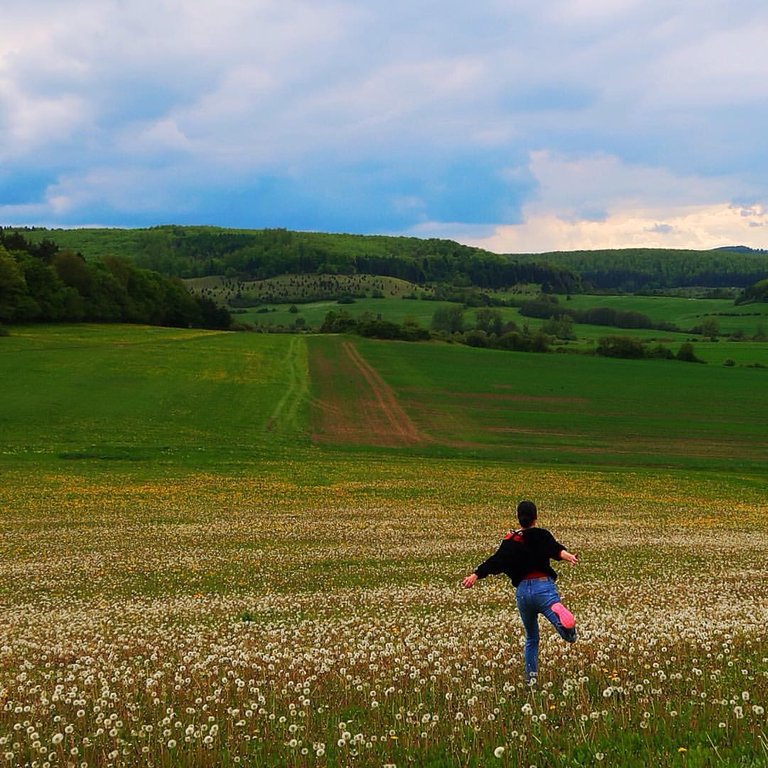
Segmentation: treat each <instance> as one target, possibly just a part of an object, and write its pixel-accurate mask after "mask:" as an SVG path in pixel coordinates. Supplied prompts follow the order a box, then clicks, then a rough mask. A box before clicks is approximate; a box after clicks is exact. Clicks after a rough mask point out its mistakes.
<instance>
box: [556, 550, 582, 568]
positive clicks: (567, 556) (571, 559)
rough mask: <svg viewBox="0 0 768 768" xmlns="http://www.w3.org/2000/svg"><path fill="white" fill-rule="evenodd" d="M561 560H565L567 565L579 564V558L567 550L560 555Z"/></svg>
mask: <svg viewBox="0 0 768 768" xmlns="http://www.w3.org/2000/svg"><path fill="white" fill-rule="evenodd" d="M560 559H561V560H565V562H566V563H570V564H571V565H576V563H578V562H579V558H578V557H577V556H576V555H574V554H572V553H571V552H568V551H566V550H565V549H564V550H563V551H562V552H561V553H560Z"/></svg>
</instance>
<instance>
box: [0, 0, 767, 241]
mask: <svg viewBox="0 0 768 768" xmlns="http://www.w3.org/2000/svg"><path fill="white" fill-rule="evenodd" d="M767 34H768V7H766V5H765V3H764V2H763V0H739V2H737V3H733V2H732V0H708V2H707V3H705V4H703V5H702V3H701V2H700V0H680V2H675V3H673V4H670V3H668V2H667V0H553V1H552V2H551V3H549V4H541V3H535V2H533V0H520V2H515V3H509V2H502V0H479V1H478V2H477V3H474V4H467V3H466V2H463V0H462V1H459V0H443V1H442V2H437V0H424V2H423V3H413V2H412V0H389V1H388V2H384V0H369V1H366V2H364V3H359V2H353V0H279V1H278V0H219V1H218V2H215V3H214V2H212V1H211V0H68V1H67V2H66V3H62V2H60V0H26V1H25V2H24V3H15V4H14V3H11V4H10V6H9V8H7V9H4V13H3V25H2V27H1V28H0V160H2V162H3V165H4V169H7V168H13V169H14V173H16V174H18V176H19V177H22V176H23V173H24V171H25V170H26V169H31V170H32V171H34V172H35V173H36V174H37V176H36V177H35V179H36V180H35V182H34V183H31V184H30V185H29V186H30V189H33V190H34V192H30V193H29V195H33V194H40V195H41V199H39V200H29V204H28V205H27V206H26V207H25V206H22V208H20V209H14V210H25V211H27V212H29V215H30V217H32V216H33V215H35V214H34V212H36V211H39V210H40V206H42V209H43V210H46V211H51V213H50V215H51V216H53V217H54V218H55V216H56V215H59V216H62V217H63V216H66V217H67V222H68V223H73V222H76V221H78V219H80V220H82V221H86V220H88V221H90V220H92V215H91V210H92V207H93V206H94V204H95V203H96V202H99V203H103V204H104V205H108V206H112V207H113V210H114V213H115V222H116V223H118V222H119V218H120V215H122V213H123V212H126V211H130V210H131V209H132V208H133V209H134V210H136V211H142V212H147V214H148V215H151V212H152V210H153V209H152V206H155V210H156V217H157V220H158V221H172V220H173V219H174V215H175V214H177V213H180V212H184V211H187V210H189V200H190V199H194V198H195V196H196V194H197V191H199V190H204V189H205V188H206V187H207V188H210V187H215V188H216V189H217V191H218V190H220V192H221V195H222V196H226V195H227V194H232V196H233V197H235V198H236V197H237V196H238V195H240V194H241V193H242V191H243V189H249V188H250V189H253V188H258V187H259V181H260V179H265V178H272V179H289V180H290V182H291V185H292V186H291V185H287V186H285V187H284V188H283V194H284V195H285V196H287V195H291V194H295V201H296V202H295V206H292V200H288V199H283V200H282V201H281V204H282V205H283V206H284V209H285V210H288V209H291V208H292V207H293V208H295V210H296V220H295V225H296V226H297V228H301V221H302V215H303V214H304V213H305V212H308V213H307V216H311V215H312V213H313V209H315V210H316V209H318V208H323V206H325V205H326V203H327V200H326V199H325V198H324V197H323V195H324V194H325V195H326V196H329V193H328V192H327V189H324V185H323V183H322V181H323V180H326V179H339V178H342V179H343V180H344V183H343V186H345V187H348V188H349V192H348V194H349V196H350V199H351V201H352V202H353V203H354V205H349V206H347V208H348V209H349V210H350V211H351V210H353V209H354V210H355V211H358V212H359V211H363V210H364V209H365V208H366V207H367V208H368V209H369V210H373V211H381V210H383V209H385V208H387V206H389V208H390V209H391V211H392V222H393V223H392V224H391V225H390V227H389V231H392V230H393V229H394V228H395V227H397V228H399V229H398V230H397V231H401V230H402V229H406V228H408V227H409V226H410V227H415V226H416V225H421V226H433V227H440V228H443V227H445V226H448V225H444V224H431V225H424V224H420V223H422V222H423V221H424V220H425V219H426V220H429V219H437V218H441V217H443V216H444V217H445V218H448V217H455V218H457V219H458V220H459V221H458V222H457V223H456V227H457V229H456V231H459V232H462V233H467V234H468V235H469V236H470V237H475V238H480V239H482V237H483V235H484V234H485V233H486V230H485V229H482V230H481V232H480V234H478V232H477V231H476V229H475V227H476V225H477V223H478V222H485V221H488V220H489V219H491V220H492V218H493V217H496V218H498V219H499V220H500V221H499V226H500V227H503V225H504V224H505V223H508V222H509V221H518V220H521V219H522V220H524V221H525V224H522V225H519V226H508V227H506V228H504V229H499V232H500V233H502V232H503V233H504V237H505V238H507V240H508V241H509V242H513V241H514V240H515V238H517V241H519V242H520V243H524V249H526V250H530V249H536V250H541V249H544V248H548V247H549V244H550V243H551V242H554V241H558V242H559V241H563V242H566V241H569V242H570V241H573V242H575V241H577V240H579V238H581V239H583V240H584V241H585V242H597V241H598V240H599V239H600V238H606V239H612V238H614V237H619V236H625V237H628V238H634V239H635V240H637V241H639V240H641V239H643V238H645V239H646V240H651V239H654V238H656V239H662V238H664V239H665V242H671V241H676V238H677V241H679V242H682V240H683V238H684V237H691V238H694V239H693V240H692V242H700V241H704V240H707V238H708V237H709V235H705V233H707V232H710V231H712V232H713V233H714V232H715V230H713V229H712V227H714V224H712V225H711V226H710V225H707V224H706V221H705V219H706V218H707V216H710V214H711V215H712V216H714V218H715V219H716V220H717V221H721V222H722V224H721V225H718V226H722V227H725V226H726V224H725V222H726V221H728V222H731V224H728V226H729V227H730V226H731V225H732V224H733V221H732V220H734V221H735V220H739V221H743V224H744V228H745V230H746V229H749V230H750V231H751V233H752V235H753V237H757V236H758V233H761V232H762V231H764V229H763V228H762V227H760V226H750V224H755V223H757V222H759V221H762V217H761V216H756V215H753V216H740V215H734V216H731V214H729V213H728V211H730V208H729V207H728V206H729V205H730V201H732V200H737V199H738V200H743V199H748V200H765V199H768V182H766V179H768V156H766V153H765V152H764V149H763V145H764V137H763V135H762V132H763V125H764V118H765V117H766V116H767V115H766V111H767V107H766V104H768V101H766V96H768V85H766V83H767V82H768V81H766V79H765V77H764V73H765V71H766V69H768V47H766V46H764V45H763V44H762V41H763V40H764V39H765V37H766V35H767ZM526 158H530V162H529V164H528V165H527V166H526V163H525V159H526ZM371 169H374V170H373V171H372V170H371ZM475 169H477V172H476V173H475V172H474V170H475ZM724 169H726V170H724ZM376 174H378V176H376ZM374 176H375V177H376V180H378V179H385V181H382V182H381V183H378V181H376V183H374V182H372V181H371V178H372V177H374ZM39 179H44V180H45V181H46V182H47V185H46V183H44V182H41V181H39ZM531 179H535V182H536V184H535V185H534V184H532V183H531ZM496 180H500V181H499V184H498V189H497V188H493V189H491V187H493V182H494V181H496ZM22 181H23V179H22ZM111 185H114V189H111ZM249 185H250V186H249ZM20 186H23V184H21V185H20ZM46 186H47V192H42V193H41V192H40V190H41V189H43V190H45V189H46ZM267 186H268V185H267ZM288 186H291V190H290V191H288ZM481 187H482V188H481ZM361 190H365V194H369V195H370V198H368V199H361V197H360V195H361V194H362V193H361ZM446 190H452V192H451V199H450V204H449V205H447V206H446V207H445V208H443V209H441V208H440V205H441V201H442V202H444V201H445V198H446ZM453 190H455V192H453ZM335 194H338V195H339V205H340V207H342V208H344V198H343V190H342V191H339V190H338V189H337V190H336V193H335ZM46 195H47V197H46ZM461 195H463V196H464V198H463V199H464V200H465V201H466V203H465V205H464V212H463V215H462V210H461V209H462V205H461ZM478 201H479V202H478ZM0 204H2V201H1V200H0ZM260 205H261V208H260V213H261V215H262V216H263V219H262V220H261V221H260V222H259V223H260V224H264V225H269V224H270V223H271V222H270V219H269V216H270V208H269V199H268V195H267V194H266V193H265V195H264V197H263V199H261V200H260ZM486 205H487V207H488V208H489V209H491V210H492V211H493V213H492V215H491V216H489V215H488V214H487V212H485V211H483V210H481V208H482V207H483V206H486ZM3 210H6V209H0V215H1V214H2V211H3ZM440 210H444V211H447V212H446V213H442V214H441V213H440V212H438V213H436V212H435V211H440ZM500 212H508V217H507V218H506V220H505V219H504V216H505V215H506V214H503V213H500ZM705 212H709V213H707V214H706V216H705ZM714 212H719V213H717V215H715V214H714ZM352 215H353V214H351V213H350V217H351V216H352ZM340 218H341V217H340ZM312 220H313V221H315V219H312ZM376 220H379V219H376ZM356 222H357V220H356V219H354V218H350V219H349V220H348V223H346V224H345V227H346V228H347V229H348V230H350V231H356V230H357V229H358V225H357V223H356ZM212 223H215V222H212ZM611 225H613V226H614V229H613V230H611ZM734 226H735V225H734ZM441 231H444V230H443V229H441ZM729 231H730V230H729ZM611 232H612V233H613V234H609V233H611ZM526 233H527V234H526ZM617 233H618V234H617ZM497 237H498V238H500V237H501V234H499V235H497ZM536 237H540V238H542V240H541V242H539V243H537V242H536V241H535V238H536ZM712 237H713V238H714V237H715V234H713V235H712ZM510 238H511V239H510ZM697 238H698V239H697ZM745 239H746V238H745V237H743V238H739V240H740V241H745ZM499 242H501V240H499ZM707 242H708V240H707Z"/></svg>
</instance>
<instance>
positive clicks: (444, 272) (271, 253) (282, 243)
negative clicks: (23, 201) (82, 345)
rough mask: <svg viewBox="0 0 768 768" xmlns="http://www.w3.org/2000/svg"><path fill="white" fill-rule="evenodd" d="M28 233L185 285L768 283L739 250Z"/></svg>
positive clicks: (599, 287) (762, 266) (164, 232)
mask: <svg viewBox="0 0 768 768" xmlns="http://www.w3.org/2000/svg"><path fill="white" fill-rule="evenodd" d="M6 232H8V231H7V230H6ZM23 235H24V237H25V238H27V239H29V240H30V241H31V242H33V243H36V244H41V243H43V242H45V241H46V240H50V241H53V242H55V243H56V244H57V245H59V246H60V247H61V248H62V249H71V250H72V251H74V252H77V253H81V254H83V255H84V256H85V257H86V259H88V260H91V259H95V258H103V257H105V256H121V257H124V258H125V259H128V260H129V261H131V262H132V263H133V264H135V265H136V266H138V267H141V268H144V269H151V270H155V271H157V272H161V273H162V274H165V275H169V276H173V277H181V278H200V277H208V276H213V275H217V276H223V277H227V278H238V279H244V280H260V279H266V278H271V277H276V276H278V275H286V274H293V275H295V274H338V275H363V274H367V275H381V276H386V277H393V278H398V279H402V280H407V281H408V282H410V283H414V284H417V285H426V284H431V285H436V284H444V285H452V286H457V287H463V286H475V287H478V288H481V289H498V288H506V287H509V286H511V285H519V284H522V283H535V284H538V285H541V286H542V287H543V289H544V290H545V291H547V290H552V291H554V292H558V293H576V292H580V291H595V290H596V291H605V292H638V291H663V290H669V289H675V288H682V287H691V286H699V287H709V288H720V287H723V288H724V287H728V288H746V287H748V286H750V285H753V284H754V283H756V282H758V281H759V280H762V279H765V278H767V277H768V252H766V251H753V250H750V249H747V248H742V247H739V246H734V247H733V248H729V249H715V250H711V251H693V250H672V249H652V248H634V249H617V250H598V251H571V252H551V253H539V254H533V253H531V254H507V255H499V254H495V253H490V252H489V251H484V250H482V249H479V248H472V247H469V246H466V245H461V244H459V243H456V242H453V241H451V240H440V239H419V238H415V237H388V236H383V235H348V234H325V233H316V232H292V231H288V230H284V229H262V230H235V229H221V228H216V227H179V226H162V227H153V228H150V229H131V230H128V229H72V230H45V229H30V230H24V231H23Z"/></svg>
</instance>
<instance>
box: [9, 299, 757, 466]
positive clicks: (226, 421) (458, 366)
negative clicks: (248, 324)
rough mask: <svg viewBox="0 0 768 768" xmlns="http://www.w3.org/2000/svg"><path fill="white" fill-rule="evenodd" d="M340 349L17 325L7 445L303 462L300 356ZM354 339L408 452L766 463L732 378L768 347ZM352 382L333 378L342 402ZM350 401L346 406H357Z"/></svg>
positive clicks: (221, 336) (17, 450) (304, 397)
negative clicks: (650, 348) (624, 352)
mask: <svg viewBox="0 0 768 768" xmlns="http://www.w3.org/2000/svg"><path fill="white" fill-rule="evenodd" d="M393 301H396V300H393ZM402 303H403V304H411V303H414V304H422V303H423V304H427V303H428V302H405V301H403V302H402ZM360 304H363V302H360ZM429 304H431V302H429ZM351 306H352V307H357V306H358V305H357V304H355V305H351ZM353 338H354V337H353ZM343 340H344V337H320V336H318V337H314V336H297V335H291V334H278V335H266V334H234V333H217V332H207V331H194V330H183V329H182V330H179V329H160V328H136V327H127V326H88V325H81V326H49V327H32V326H30V327H25V328H17V329H14V333H13V334H12V335H11V336H10V337H7V338H4V339H2V341H1V342H0V377H2V379H3V381H4V382H5V385H4V393H3V394H4V396H3V398H2V401H1V402H0V424H1V425H2V437H1V438H0V450H2V451H3V452H4V454H5V455H6V456H14V455H16V456H18V455H37V454H43V455H48V456H54V457H55V456H59V457H63V458H65V459H67V460H74V459H81V460H87V459H90V458H101V459H105V460H112V461H124V460H125V461H127V460H132V461H136V462H142V461H144V462H146V461H152V460H162V461H165V462H168V463H172V462H173V461H175V460H177V459H178V460H181V459H183V460H184V461H194V462H198V463H200V462H204V461H206V460H208V458H210V460H211V461H218V460H224V459H226V460H228V461H234V462H236V461H239V460H246V461H247V460H250V459H249V457H250V458H254V457H262V456H264V455H269V454H275V455H277V454H278V453H280V452H285V451H290V450H303V449H304V448H305V447H308V446H309V426H308V425H309V413H310V409H311V408H312V407H317V405H316V404H315V405H312V404H311V402H310V394H311V393H310V388H311V382H310V381H309V370H308V349H316V350H318V351H320V350H322V354H323V355H325V356H326V357H328V358H329V360H330V363H331V365H337V364H338V360H337V362H336V363H334V362H333V361H334V360H336V359H337V358H336V357H334V354H336V353H334V352H333V350H336V349H337V348H339V347H340V345H341V343H342V341H343ZM354 343H355V344H356V345H357V346H358V348H359V349H360V351H361V352H362V354H363V356H364V358H365V359H366V360H367V361H368V362H369V363H371V364H372V365H373V366H374V368H376V370H378V372H379V373H380V374H381V376H382V377H383V378H384V381H385V382H387V383H388V384H389V385H390V386H391V387H392V388H393V389H394V392H395V394H396V396H397V398H398V400H399V402H400V403H401V405H402V406H403V407H404V408H405V410H406V412H407V413H408V415H409V416H410V418H411V419H412V421H414V423H415V424H416V425H417V426H419V428H420V429H421V430H422V431H423V432H424V434H425V435H427V436H428V438H429V442H428V443H427V444H425V445H423V446H421V447H418V448H416V447H414V448H412V449H407V450H412V451H413V452H416V453H422V454H424V453H426V454H429V455H439V456H472V455H478V456H483V457H485V458H486V459H502V460H509V461H523V462H537V463H542V462H553V461H554V462H558V463H564V464H584V465H595V464H607V465H614V466H616V465H627V464H630V465H665V464H667V465H674V466H688V467H692V468H693V467H707V468H710V469H713V468H736V467H738V466H750V467H759V466H762V465H763V463H764V462H765V460H766V459H768V443H766V440H765V438H764V413H765V409H766V406H768V396H767V395H766V392H767V391H768V390H766V376H768V371H766V370H760V369H754V368H746V367H742V366H743V365H746V364H747V362H748V361H749V360H750V358H751V357H753V356H759V355H763V356H765V346H766V345H762V346H761V345H754V344H753V345H750V344H749V343H748V342H742V343H740V344H738V345H737V344H735V343H733V344H728V343H725V342H710V343H708V344H704V343H697V345H696V349H697V351H698V352H699V354H701V355H702V356H703V357H709V358H710V359H712V360H713V361H715V360H716V358H717V357H718V356H719V357H720V358H724V356H726V355H728V356H733V357H734V358H735V359H736V361H737V362H738V364H739V365H737V366H736V367H733V368H727V367H724V366H723V365H721V364H717V363H716V362H713V363H711V364H709V365H696V364H690V363H681V362H678V361H663V360H648V361H634V360H611V359H604V358H598V357H593V356H586V355H570V354H543V355H542V354H524V353H510V352H502V351H493V350H478V349H473V348H469V347H464V346H460V345H447V344H441V343H428V344H424V343H420V344H408V343H386V342H377V341H373V340H362V339H354ZM737 352H738V353H740V354H739V356H737ZM763 359H765V358H764V357H763ZM345 386H347V384H346V382H345V381H344V380H342V379H340V380H339V381H338V382H337V383H336V385H335V387H336V390H337V393H338V392H342V391H345V390H344V387H345ZM356 386H357V385H356ZM355 392H356V390H354V389H352V390H350V392H349V393H348V397H350V398H351V397H358V396H364V394H365V393H364V392H363V393H362V394H360V393H358V394H355ZM342 401H343V398H342ZM349 405H350V407H351V406H352V405H353V403H352V400H349ZM364 407H367V406H364ZM340 447H341V448H344V446H343V445H342V446H340ZM354 450H357V449H354ZM372 450H373V448H372ZM375 450H381V449H375ZM387 450H388V451H390V449H387ZM403 450H406V449H403ZM206 457H208V458H206Z"/></svg>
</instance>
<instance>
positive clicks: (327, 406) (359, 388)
mask: <svg viewBox="0 0 768 768" xmlns="http://www.w3.org/2000/svg"><path fill="white" fill-rule="evenodd" d="M331 351H332V352H337V353H338V354H337V357H336V358H335V359H330V355H329V354H326V355H324V354H323V353H322V352H319V351H318V352H315V353H313V355H312V358H311V359H312V364H311V370H312V381H313V387H314V389H315V391H316V395H317V396H316V397H315V399H314V400H313V403H312V410H313V419H312V421H313V437H314V439H315V440H316V441H318V442H328V443H353V444H358V445H386V446H403V445H418V444H420V443H424V442H426V441H427V438H426V437H425V436H424V435H423V434H421V433H420V432H419V430H418V429H417V428H416V426H415V425H414V423H413V422H412V421H411V420H410V418H409V417H408V414H406V412H405V411H404V410H403V408H402V406H401V405H400V404H399V403H398V401H397V398H396V397H395V393H394V392H393V391H392V388H391V387H390V386H389V385H388V384H387V383H386V382H385V381H384V380H383V379H382V378H381V376H380V375H379V373H378V371H377V370H376V369H375V368H374V367H373V366H372V365H371V364H370V363H368V361H367V360H365V358H364V357H363V356H362V355H361V354H360V352H359V351H358V349H357V347H356V346H355V345H354V343H353V342H351V341H343V342H341V343H340V346H339V347H337V348H336V349H335V350H329V352H331Z"/></svg>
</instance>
